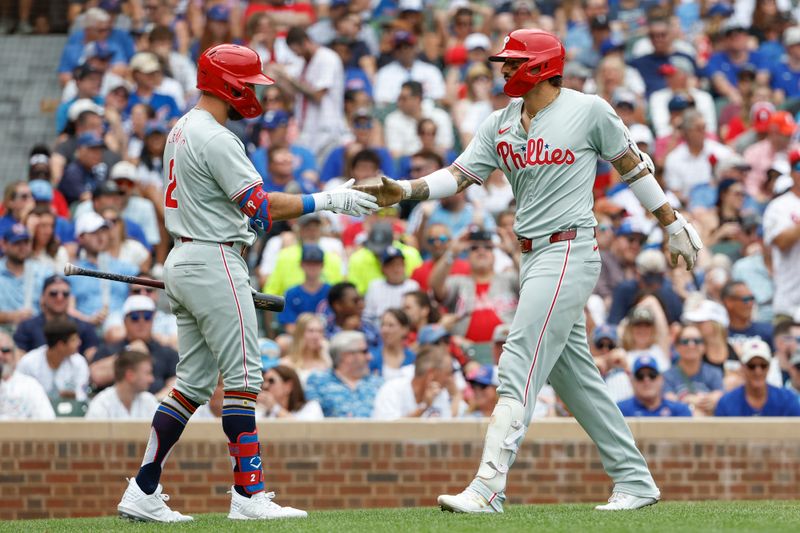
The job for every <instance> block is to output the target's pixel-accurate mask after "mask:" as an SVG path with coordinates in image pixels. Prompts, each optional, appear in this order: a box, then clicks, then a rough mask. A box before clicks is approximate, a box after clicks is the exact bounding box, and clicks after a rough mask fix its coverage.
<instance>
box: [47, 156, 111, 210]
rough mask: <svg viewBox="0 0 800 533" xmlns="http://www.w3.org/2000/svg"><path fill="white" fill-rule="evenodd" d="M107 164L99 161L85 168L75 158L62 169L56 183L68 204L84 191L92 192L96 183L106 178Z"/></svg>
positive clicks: (77, 198) (76, 199)
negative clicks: (61, 174)
mask: <svg viewBox="0 0 800 533" xmlns="http://www.w3.org/2000/svg"><path fill="white" fill-rule="evenodd" d="M107 175H108V165H106V164H105V163H100V164H98V165H95V166H94V167H92V168H86V167H84V166H83V165H81V164H80V163H79V162H78V160H77V159H76V160H75V161H73V162H72V163H70V164H69V165H67V168H66V169H64V175H63V176H62V177H61V181H60V182H59V183H58V190H59V191H61V194H63V195H64V199H65V200H66V201H67V203H68V204H71V203H72V202H76V201H78V200H79V199H80V197H81V195H82V194H83V193H85V192H94V190H95V189H96V188H97V186H98V185H100V183H101V182H102V181H104V180H105V179H106V176H107Z"/></svg>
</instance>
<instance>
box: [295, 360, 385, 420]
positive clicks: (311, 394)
mask: <svg viewBox="0 0 800 533" xmlns="http://www.w3.org/2000/svg"><path fill="white" fill-rule="evenodd" d="M381 385H383V378H382V377H380V376H374V375H372V374H369V375H367V376H365V377H364V378H362V379H360V380H359V381H358V383H357V384H356V388H355V389H351V388H350V386H349V385H346V384H345V383H344V382H343V381H342V380H341V379H339V376H337V375H336V373H335V372H334V371H333V370H328V371H326V372H318V373H313V374H311V375H310V376H309V377H308V382H307V383H306V391H305V392H306V400H308V401H311V400H316V401H318V402H319V404H320V406H322V412H323V413H324V414H325V418H330V417H335V418H369V417H370V416H372V410H373V408H374V407H375V397H376V396H377V395H378V389H380V388H381Z"/></svg>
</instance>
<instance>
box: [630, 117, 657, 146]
mask: <svg viewBox="0 0 800 533" xmlns="http://www.w3.org/2000/svg"><path fill="white" fill-rule="evenodd" d="M628 131H630V132H631V140H632V141H633V142H634V143H636V144H644V145H645V146H646V148H648V150H646V151H648V152H649V151H650V150H649V148H652V147H653V144H654V143H655V142H656V140H655V137H653V132H652V131H650V128H648V127H647V126H645V125H644V124H631V126H630V128H628Z"/></svg>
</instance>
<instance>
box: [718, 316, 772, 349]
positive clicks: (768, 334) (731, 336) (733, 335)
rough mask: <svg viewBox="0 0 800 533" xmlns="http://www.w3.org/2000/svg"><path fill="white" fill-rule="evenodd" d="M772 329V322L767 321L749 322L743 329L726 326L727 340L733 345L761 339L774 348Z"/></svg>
mask: <svg viewBox="0 0 800 533" xmlns="http://www.w3.org/2000/svg"><path fill="white" fill-rule="evenodd" d="M772 331H773V329H772V324H769V323H767V322H751V323H750V325H749V326H747V327H746V328H744V329H734V328H732V327H728V342H729V343H731V344H733V345H734V346H735V345H736V344H738V343H741V342H746V341H749V340H753V339H756V340H762V341H764V342H766V343H767V344H769V345H770V347H771V348H772V349H773V350H774V349H775V346H774V345H773V335H772Z"/></svg>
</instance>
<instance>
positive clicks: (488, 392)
mask: <svg viewBox="0 0 800 533" xmlns="http://www.w3.org/2000/svg"><path fill="white" fill-rule="evenodd" d="M467 383H468V384H469V386H470V388H471V389H472V401H471V402H470V412H469V414H468V415H467V416H474V417H480V418H488V417H490V416H492V411H494V406H495V404H496V403H497V386H498V385H499V383H498V382H497V372H496V369H495V367H494V366H493V365H482V366H479V367H478V368H475V369H474V370H473V371H472V372H470V373H468V374H467Z"/></svg>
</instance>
